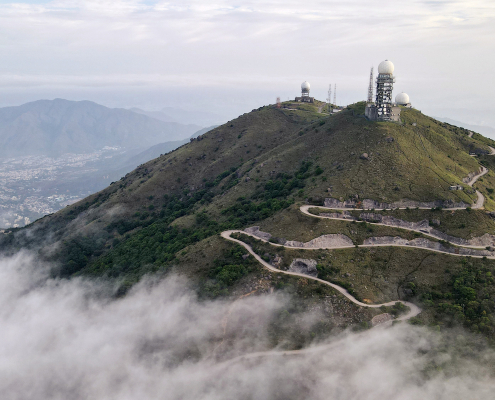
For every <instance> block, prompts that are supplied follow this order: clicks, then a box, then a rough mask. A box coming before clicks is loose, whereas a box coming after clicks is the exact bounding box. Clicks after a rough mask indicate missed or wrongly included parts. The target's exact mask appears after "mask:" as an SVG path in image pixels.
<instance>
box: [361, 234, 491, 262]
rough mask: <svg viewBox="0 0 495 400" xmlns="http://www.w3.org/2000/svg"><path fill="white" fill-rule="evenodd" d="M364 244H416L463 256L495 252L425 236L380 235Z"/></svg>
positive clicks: (485, 254) (484, 254)
mask: <svg viewBox="0 0 495 400" xmlns="http://www.w3.org/2000/svg"><path fill="white" fill-rule="evenodd" d="M363 244H364V245H399V246H414V247H421V248H425V249H430V250H437V251H442V252H445V253H450V254H459V255H463V256H478V257H493V256H495V254H494V253H493V252H491V251H489V250H477V249H469V248H466V247H446V246H444V245H443V244H441V243H439V242H433V241H431V240H428V239H425V238H416V239H413V240H407V239H404V238H401V237H399V236H380V237H371V238H368V239H365V240H364V242H363Z"/></svg>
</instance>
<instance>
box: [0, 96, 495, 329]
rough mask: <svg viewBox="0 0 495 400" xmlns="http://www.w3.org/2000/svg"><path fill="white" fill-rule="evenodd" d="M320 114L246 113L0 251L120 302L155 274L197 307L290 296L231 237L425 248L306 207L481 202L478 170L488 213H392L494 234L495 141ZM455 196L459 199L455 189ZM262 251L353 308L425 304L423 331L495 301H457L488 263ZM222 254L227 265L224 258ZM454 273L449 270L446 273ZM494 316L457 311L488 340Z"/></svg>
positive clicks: (350, 252) (407, 235) (436, 256)
mask: <svg viewBox="0 0 495 400" xmlns="http://www.w3.org/2000/svg"><path fill="white" fill-rule="evenodd" d="M319 105H320V104H319V103H318V102H317V103H316V104H314V105H306V104H297V103H290V102H289V103H284V104H283V106H282V108H280V109H279V108H277V107H275V106H265V107H260V108H259V109H258V110H253V112H251V113H247V114H244V115H241V116H239V117H238V118H236V119H234V120H232V121H230V122H228V123H226V124H224V125H222V126H220V127H217V128H215V129H213V130H211V131H209V132H207V133H205V134H203V135H201V136H199V137H198V138H197V139H196V140H193V141H191V142H190V143H188V144H186V145H183V146H182V147H180V148H179V149H177V150H174V151H172V152H170V153H168V154H163V155H161V156H160V157H158V158H156V159H154V160H151V161H149V162H147V163H145V164H143V165H140V166H139V167H138V168H137V169H136V170H134V171H133V172H131V173H129V174H127V175H126V176H125V177H123V178H122V179H121V180H120V181H118V182H114V183H113V184H112V185H110V186H109V187H108V188H107V189H105V190H103V191H101V192H99V193H97V194H95V195H92V196H89V197H88V198H87V199H84V200H83V201H81V202H79V203H77V204H74V205H72V206H69V207H67V208H66V209H64V210H62V211H61V212H59V213H56V214H54V215H51V216H47V217H45V218H43V219H42V220H39V221H37V222H36V223H34V224H32V225H31V226H30V227H28V228H27V229H24V230H12V231H11V232H10V233H9V234H7V235H3V237H2V238H1V239H0V240H1V241H2V242H1V243H2V245H3V246H4V248H7V249H10V251H15V250H16V249H19V248H24V247H28V248H31V249H35V250H36V251H38V254H39V256H40V257H41V258H42V259H47V260H50V261H52V262H55V263H56V264H57V265H58V269H57V270H55V271H54V273H55V274H58V275H60V276H64V277H71V276H79V275H84V276H91V277H106V278H111V279H120V282H121V291H120V292H119V293H121V294H124V293H125V292H126V290H128V288H130V287H131V286H132V285H133V284H134V283H135V282H137V281H139V280H140V278H141V277H142V276H143V275H145V274H152V273H162V274H168V273H171V272H177V273H180V274H184V275H186V276H188V277H189V278H191V280H192V282H194V285H195V287H196V289H197V290H198V292H199V293H200V294H201V296H204V297H207V298H210V297H217V296H222V295H232V296H233V295H236V294H238V295H243V294H245V293H246V292H247V290H248V289H249V288H252V287H258V288H260V289H259V290H261V287H263V288H265V286H266V285H268V287H270V286H271V287H272V288H275V289H276V288H279V286H280V285H278V284H277V281H276V278H274V277H270V278H267V281H266V285H265V284H263V285H262V286H260V284H259V282H258V283H257V281H256V280H255V275H253V274H254V272H253V271H254V270H253V268H255V267H254V265H253V263H252V260H251V261H250V260H249V257H248V258H247V259H243V258H242V257H241V256H242V255H243V253H242V250H239V249H238V248H237V247H235V246H234V245H233V244H230V243H225V241H224V240H223V239H222V238H221V237H220V236H219V234H220V233H221V232H224V231H228V230H242V229H245V228H248V227H250V226H253V225H256V226H259V227H260V228H259V229H261V230H262V231H263V232H270V234H271V235H272V239H273V240H274V241H275V243H276V242H277V240H279V239H280V238H284V240H287V241H292V242H301V243H306V242H310V241H312V240H314V239H315V238H318V237H323V236H324V235H332V234H339V235H345V236H347V237H348V238H349V240H351V241H352V242H353V243H355V244H358V245H359V244H362V243H365V241H366V243H373V242H374V241H375V239H374V238H377V237H378V238H390V237H391V238H399V239H400V240H399V239H397V240H399V241H400V243H416V242H418V241H420V239H422V238H423V234H422V233H421V231H419V232H417V231H416V232H410V231H409V232H408V231H404V230H403V229H400V227H395V226H379V225H373V224H368V223H366V221H359V219H358V218H359V217H356V220H355V221H351V220H349V221H342V220H329V219H322V218H315V217H313V216H311V215H304V214H302V213H301V212H300V207H301V206H302V205H304V204H309V205H315V206H322V205H323V203H324V202H325V199H329V198H334V199H337V200H338V201H340V202H343V201H350V202H354V203H358V202H359V201H361V200H362V199H371V200H373V201H376V202H378V203H393V202H396V201H400V200H404V199H409V200H411V201H419V202H427V201H450V202H456V203H460V202H464V203H465V204H473V203H475V201H476V199H477V194H476V191H475V190H474V189H473V188H471V186H469V185H468V184H467V183H465V179H466V178H467V177H470V176H472V174H473V173H474V174H475V173H476V172H477V171H478V170H479V169H480V164H481V165H482V166H486V168H488V171H487V173H486V174H485V175H483V176H482V177H479V179H478V181H477V182H476V190H478V191H479V193H482V195H483V196H484V198H485V201H484V207H485V209H477V210H475V209H471V208H470V207H466V208H465V209H458V210H454V209H452V210H448V209H445V210H442V209H440V207H436V208H434V209H431V210H424V209H419V208H418V209H407V208H406V209H405V210H393V211H392V212H395V213H402V214H400V217H401V219H402V220H403V221H406V222H407V221H411V220H413V219H418V220H425V219H426V220H427V221H428V223H429V224H436V225H439V226H441V227H442V228H441V229H442V232H443V233H445V234H446V235H448V236H449V235H450V236H452V237H454V236H455V237H457V238H461V239H465V240H470V239H471V238H472V237H473V235H475V234H476V235H477V236H482V235H483V234H484V233H488V234H490V235H492V236H493V235H494V234H495V221H494V220H493V218H492V217H491V215H490V213H489V212H488V211H490V210H494V209H495V200H494V196H493V188H494V187H495V174H494V171H495V165H494V161H493V160H492V159H493V156H490V155H489V153H490V147H489V146H493V145H494V142H493V141H491V140H490V139H487V138H483V137H478V136H474V137H470V136H469V132H468V131H467V130H465V129H462V128H457V127H453V126H451V125H449V124H445V123H441V122H439V121H435V120H434V119H432V118H430V117H427V116H425V115H423V114H422V113H421V112H419V111H417V110H414V109H403V110H402V113H401V118H402V121H401V123H400V124H395V123H376V122H370V121H368V120H366V119H365V118H364V117H363V115H362V114H363V111H364V104H363V103H358V104H355V105H350V106H348V107H347V108H346V109H345V110H343V111H342V112H340V113H338V114H336V115H331V116H325V115H323V114H321V113H319V112H318V109H319ZM474 153H476V154H478V155H479V156H478V157H473V156H472V155H471V154H474ZM453 185H454V186H455V187H456V188H457V187H462V189H463V190H451V187H452V186H453ZM371 211H373V210H371ZM376 211H378V210H376ZM380 212H382V213H387V212H389V210H388V211H380ZM450 236H449V237H450ZM33 238H34V239H33ZM36 238H38V239H39V238H43V239H42V240H41V241H40V240H38V241H37V239H36ZM487 239H489V238H487ZM383 240H384V239H383ZM429 240H430V241H431V240H433V242H432V243H434V246H436V247H435V248H442V246H444V244H442V242H441V240H438V239H435V238H433V239H432V238H431V237H430V238H429ZM490 240H491V239H490ZM460 243H463V242H462V241H460ZM253 244H254V246H253V251H255V252H256V253H257V254H259V255H260V256H261V257H262V258H264V259H265V261H267V262H269V263H270V264H271V265H280V266H282V265H283V266H284V268H287V266H288V264H290V261H291V260H296V259H303V260H305V259H312V260H314V261H315V262H316V264H317V265H318V276H321V277H322V279H327V280H329V281H330V282H333V283H336V284H338V285H339V286H340V287H344V288H346V289H347V290H352V291H353V293H355V294H356V295H355V296H354V297H356V296H357V297H356V298H362V299H367V300H368V301H370V302H376V303H387V302H390V301H393V300H399V299H400V300H407V301H414V302H419V303H420V304H421V305H422V308H424V311H423V312H422V313H421V314H420V315H419V316H418V317H415V318H416V319H414V321H416V322H417V323H429V322H428V321H430V322H431V321H433V322H434V323H440V322H441V321H445V319H447V320H449V321H452V320H451V319H449V318H451V317H449V315H451V314H448V313H446V312H445V309H449V310H458V308H456V307H457V306H458V301H466V300H465V298H464V297H463V296H465V294H463V293H468V292H469V293H475V294H474V295H473V294H471V295H469V296H474V298H476V299H478V301H479V303H480V304H481V302H482V301H484V300H483V296H484V295H483V293H484V291H486V290H492V287H491V286H488V289H487V286H486V285H485V286H475V287H471V286H466V287H470V288H471V289H473V290H474V292H471V291H470V290H467V289H466V290H467V291H466V292H464V291H463V292H462V293H461V292H459V293H458V292H456V290H458V289H456V288H455V287H454V286H453V285H454V283H455V281H456V279H457V278H456V277H457V276H460V275H462V274H469V273H471V272H470V271H472V270H473V271H485V270H486V271H489V270H490V271H492V270H493V269H494V263H493V261H492V260H490V259H486V260H485V259H483V258H479V259H473V260H470V259H468V258H467V257H460V256H457V257H453V256H452V255H451V254H448V252H447V253H445V254H441V253H434V252H432V251H431V250H429V249H428V248H407V246H405V247H404V246H402V247H400V246H399V247H390V246H389V247H387V245H383V246H379V247H376V248H373V246H367V247H366V248H361V247H359V248H357V247H352V246H349V248H348V249H335V250H331V249H330V250H328V249H304V248H293V249H291V248H285V247H284V248H283V249H281V248H276V249H274V248H273V246H271V244H270V243H265V244H257V243H253ZM233 246H234V247H233ZM487 251H488V250H487ZM224 252H226V253H225V254H227V253H228V254H230V255H225V256H221V257H219V255H220V254H224ZM452 252H453V253H454V254H456V253H455V249H452ZM234 254H235V256H234ZM483 254H484V253H483ZM232 257H234V258H232ZM445 265H448V266H449V268H448V269H449V271H450V272H448V273H444V270H445ZM411 271H414V274H413V275H412V273H411ZM494 272H495V270H494ZM476 273H478V272H476ZM479 273H485V272H479ZM323 277H324V278H323ZM488 281H489V280H485V282H488ZM284 282H285V281H284ZM478 282H479V281H478ZM477 284H478V285H479V284H480V283H477ZM466 285H468V284H467V283H466ZM469 285H470V284H469ZM265 289H266V288H265ZM265 289H263V290H265ZM315 290H316V289H315ZM452 292H454V294H455V293H458V295H457V294H455V295H454V294H452ZM322 293H323V292H322ZM435 293H436V294H435ZM448 293H451V295H450V297H449V295H448ZM353 295H354V294H353ZM445 296H447V297H445ZM456 296H458V297H456ZM473 304H474V303H473ZM473 307H474V305H473ZM479 307H481V306H479ZM442 310H443V311H442ZM486 310H487V308H486V307H484V306H483V307H481V308H477V309H476V310H475V311H472V313H473V314H472V315H471V314H470V313H471V311H469V310H467V309H466V310H465V311H462V310H461V311H462V313H461V314H462V315H461V314H459V316H458V318H460V320H462V321H464V322H463V323H465V324H466V325H467V326H470V327H472V329H473V330H476V329H478V330H480V328H479V327H480V324H481V323H483V324H484V325H483V328H482V329H481V330H482V331H483V330H486V332H485V333H486V334H487V335H488V336H490V335H492V334H493V332H494V327H495V324H492V323H491V322H490V323H487V322H486V320H484V319H483V318H484V317H483V316H482V315H483V313H482V311H486ZM452 312H453V313H454V314H455V313H456V312H457V311H452ZM490 313H491V311H490ZM454 314H452V315H454ZM490 315H491V314H490ZM418 318H419V319H418ZM452 318H453V317H452ZM456 318H457V317H456ZM490 318H491V317H490ZM482 321H484V322H482ZM449 323H450V322H449ZM476 327H477V328H476ZM485 327H486V328H485ZM483 332H484V331H483Z"/></svg>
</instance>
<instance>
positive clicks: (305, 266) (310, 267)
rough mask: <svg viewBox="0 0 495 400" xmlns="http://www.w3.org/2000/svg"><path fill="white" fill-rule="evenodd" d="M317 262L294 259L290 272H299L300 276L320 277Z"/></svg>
mask: <svg viewBox="0 0 495 400" xmlns="http://www.w3.org/2000/svg"><path fill="white" fill-rule="evenodd" d="M316 265H317V262H316V260H312V259H306V258H294V260H293V261H292V263H291V264H290V266H289V271H290V272H297V273H299V274H304V275H309V276H313V277H315V278H316V277H317V276H318V270H317V269H316Z"/></svg>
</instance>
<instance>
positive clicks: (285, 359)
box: [0, 254, 495, 400]
mask: <svg viewBox="0 0 495 400" xmlns="http://www.w3.org/2000/svg"><path fill="white" fill-rule="evenodd" d="M48 274H49V266H46V265H40V264H39V263H37V261H36V260H35V259H34V258H33V257H31V256H29V255H27V254H20V255H17V256H16V257H13V258H5V259H3V260H1V261H0V326H1V327H2V329H1V330H0V343H1V345H0V371H1V372H0V392H1V393H2V399H30V398H33V399H34V398H49V399H69V398H70V399H88V398H91V399H154V398H167V399H216V400H218V399H252V398H256V399H292V398H294V399H301V398H311V399H354V398H355V399H370V400H371V399H373V400H374V399H394V400H412V399H449V400H452V399H454V400H455V399H465V398H479V399H482V398H490V397H491V395H492V393H493V390H494V389H495V381H494V380H493V379H492V377H491V376H490V375H489V372H490V371H489V370H488V369H486V368H484V367H482V366H481V365H480V364H478V363H477V361H476V362H475V361H469V359H468V358H467V357H463V356H459V355H454V353H451V352H447V351H446V350H445V349H446V347H445V346H444V343H445V340H444V338H443V337H442V336H440V335H439V334H434V333H432V332H430V331H428V330H426V329H422V328H413V327H411V326H407V325H402V326H400V325H399V326H396V327H393V328H390V329H373V330H371V331H366V332H363V333H360V334H344V335H341V336H339V337H337V338H333V339H332V341H330V342H329V343H327V344H319V345H318V347H315V348H312V349H310V350H309V351H305V352H302V353H296V354H291V355H290V354H286V355H281V353H280V352H276V353H275V352H268V353H264V351H266V350H267V349H269V348H270V343H269V340H268V337H269V335H268V329H269V326H270V324H269V322H270V319H271V317H272V316H273V314H274V313H276V312H278V311H280V310H281V309H283V308H284V306H285V305H286V304H287V302H289V301H291V300H290V299H289V298H287V297H284V296H278V295H269V296H248V297H246V298H244V299H240V300H238V301H235V302H227V301H206V302H205V301H203V302H199V301H198V300H197V298H196V296H195V295H194V292H193V291H191V290H190V289H189V288H188V282H187V281H185V280H183V279H181V278H179V277H170V278H167V279H165V280H163V281H160V282H158V281H155V280H153V279H148V280H145V281H144V282H142V283H141V284H140V285H138V286H137V287H135V288H134V289H133V290H132V291H131V292H130V293H129V294H128V295H127V296H126V297H125V298H122V299H117V300H116V299H114V298H113V297H112V293H113V289H114V288H113V286H112V285H111V284H108V283H105V282H94V281H88V280H84V279H74V280H71V281H65V280H53V279H49V278H48ZM309 320H311V315H309V316H308V321H309ZM456 340H457V341H460V342H459V343H464V342H462V340H465V339H463V338H462V337H461V336H459V338H457V339H455V340H454V342H455V341H456ZM275 350H277V349H275ZM253 353H254V354H253ZM242 354H251V355H250V356H247V357H242V356H241V355H242ZM480 354H481V353H480ZM478 357H479V354H478V353H473V354H471V359H472V360H477V359H478ZM483 357H484V358H485V361H486V360H487V359H488V361H490V360H493V359H492V354H491V353H490V352H486V351H485V352H484V353H483ZM439 367H442V368H439ZM432 371H435V372H434V373H432Z"/></svg>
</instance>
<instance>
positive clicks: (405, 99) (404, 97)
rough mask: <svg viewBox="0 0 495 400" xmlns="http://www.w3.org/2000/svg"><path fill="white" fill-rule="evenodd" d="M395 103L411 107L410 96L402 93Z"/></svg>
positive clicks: (396, 97)
mask: <svg viewBox="0 0 495 400" xmlns="http://www.w3.org/2000/svg"><path fill="white" fill-rule="evenodd" d="M395 102H396V103H397V105H398V106H404V107H411V101H410V100H409V96H408V95H407V94H406V93H404V92H402V93H399V94H398V95H397V96H395Z"/></svg>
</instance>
